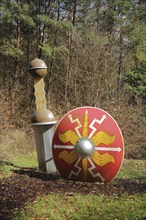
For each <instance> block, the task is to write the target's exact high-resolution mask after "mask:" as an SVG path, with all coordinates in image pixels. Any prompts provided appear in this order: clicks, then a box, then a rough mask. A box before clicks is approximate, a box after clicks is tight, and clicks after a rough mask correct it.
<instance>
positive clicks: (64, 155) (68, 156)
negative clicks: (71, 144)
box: [59, 150, 78, 164]
mask: <svg viewBox="0 0 146 220" xmlns="http://www.w3.org/2000/svg"><path fill="white" fill-rule="evenodd" d="M59 158H61V159H63V160H64V161H65V162H66V163H68V164H72V163H73V162H75V161H76V160H77V158H78V156H77V154H76V153H75V151H71V152H70V153H69V152H67V151H66V150H63V151H62V152H61V153H60V154H59Z"/></svg>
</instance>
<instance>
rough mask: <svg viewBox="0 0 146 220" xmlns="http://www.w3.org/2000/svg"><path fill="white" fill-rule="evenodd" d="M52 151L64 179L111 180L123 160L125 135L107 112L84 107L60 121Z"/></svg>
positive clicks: (105, 181)
mask: <svg viewBox="0 0 146 220" xmlns="http://www.w3.org/2000/svg"><path fill="white" fill-rule="evenodd" d="M52 152H53V157H54V162H55V164H56V167H57V169H58V171H59V172H60V174H61V175H62V176H63V177H64V178H66V179H71V180H75V181H85V182H104V183H108V182H110V181H111V180H112V179H113V178H114V177H115V176H116V174H117V173H118V171H119V169H120V167H121V164H122V161H123V156H124V144H123V137H122V134H121V131H120V128H119V126H118V124H117V123H116V121H115V120H114V119H113V118H112V117H111V116H110V115H109V114H108V113H107V112H105V111H103V110H102V109H99V108H94V107H81V108H77V109H74V110H72V111H70V112H68V113H67V114H66V115H65V116H64V117H63V118H62V119H61V120H60V122H59V123H58V125H57V127H56V130H55V133H54V137H53V145H52Z"/></svg>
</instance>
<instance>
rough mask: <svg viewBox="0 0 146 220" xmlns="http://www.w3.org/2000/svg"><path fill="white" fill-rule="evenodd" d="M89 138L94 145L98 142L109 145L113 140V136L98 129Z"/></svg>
mask: <svg viewBox="0 0 146 220" xmlns="http://www.w3.org/2000/svg"><path fill="white" fill-rule="evenodd" d="M91 140H92V141H93V143H94V144H95V146H98V145H99V144H100V143H103V144H105V145H109V144H111V143H113V142H114V141H115V136H110V135H108V134H107V133H106V132H104V131H99V132H98V133H97V134H95V135H94V136H93V137H92V138H91Z"/></svg>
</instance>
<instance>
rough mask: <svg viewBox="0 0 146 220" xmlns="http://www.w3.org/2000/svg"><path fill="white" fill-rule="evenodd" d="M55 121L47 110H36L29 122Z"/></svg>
mask: <svg viewBox="0 0 146 220" xmlns="http://www.w3.org/2000/svg"><path fill="white" fill-rule="evenodd" d="M55 121H56V119H55V117H54V115H53V113H52V112H51V111H50V110H48V109H45V108H44V109H43V108H42V109H37V110H36V111H35V112H33V113H32V116H31V122H32V123H49V122H55Z"/></svg>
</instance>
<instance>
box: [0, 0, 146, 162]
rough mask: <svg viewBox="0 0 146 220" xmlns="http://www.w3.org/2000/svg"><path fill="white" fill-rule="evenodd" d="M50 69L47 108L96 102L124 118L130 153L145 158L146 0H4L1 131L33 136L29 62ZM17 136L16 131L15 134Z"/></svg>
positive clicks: (0, 14) (58, 111) (0, 11)
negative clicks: (18, 132) (42, 62)
mask: <svg viewBox="0 0 146 220" xmlns="http://www.w3.org/2000/svg"><path fill="white" fill-rule="evenodd" d="M36 57H38V58H40V59H43V60H44V61H45V63H46V64H47V66H48V75H47V76H46V77H45V85H46V88H45V90H46V99H47V103H48V109H50V110H51V111H53V113H54V115H55V116H56V117H58V119H60V118H61V117H62V116H63V115H64V114H65V113H66V112H68V111H69V110H71V109H73V108H76V107H81V106H95V107H99V108H102V109H103V110H105V111H108V112H109V113H110V114H111V115H112V116H113V117H114V118H115V119H116V121H117V122H118V124H119V126H120V128H121V131H122V133H123V136H124V140H125V148H126V154H125V156H126V157H128V158H134V159H135V158H136V159H140V158H142V159H143V158H146V130H145V116H146V2H145V0H96V1H95V0H80V1H79V0H68V1H67V0H45V1H44V0H31V1H28V0H17V1H12V0H9V1H8V0H1V3H0V105H1V110H0V118H1V119H0V120H1V125H0V129H1V134H2V135H3V134H5V133H7V132H8V131H10V130H14V129H18V130H22V131H24V132H25V133H26V136H28V135H32V133H33V132H32V128H31V123H30V118H31V114H32V112H33V111H34V110H35V99H34V89H33V80H32V78H31V76H30V74H29V72H28V67H29V63H30V61H32V60H33V59H34V58H36ZM11 136H12V135H11Z"/></svg>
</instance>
